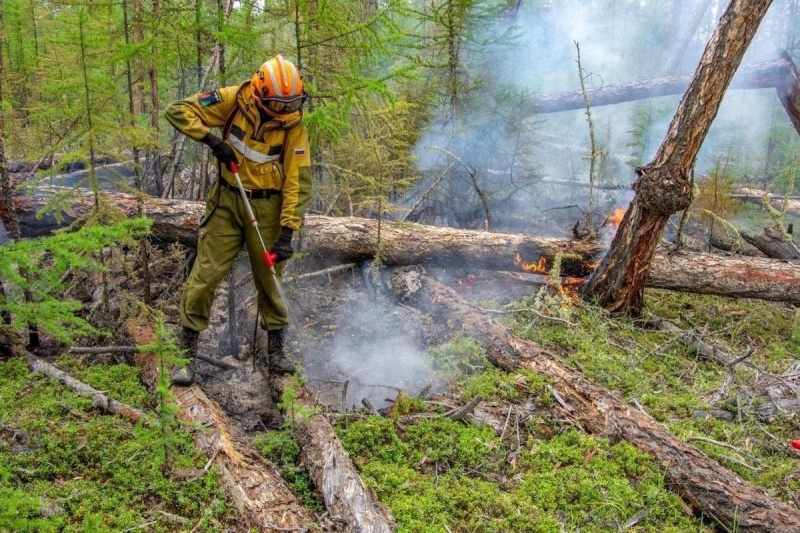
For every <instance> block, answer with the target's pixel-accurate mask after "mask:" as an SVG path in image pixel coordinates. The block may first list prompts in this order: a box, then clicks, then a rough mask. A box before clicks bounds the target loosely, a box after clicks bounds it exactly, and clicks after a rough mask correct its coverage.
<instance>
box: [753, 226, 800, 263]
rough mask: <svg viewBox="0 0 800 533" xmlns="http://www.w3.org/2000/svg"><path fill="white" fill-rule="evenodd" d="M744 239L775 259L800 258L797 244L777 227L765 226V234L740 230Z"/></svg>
mask: <svg viewBox="0 0 800 533" xmlns="http://www.w3.org/2000/svg"><path fill="white" fill-rule="evenodd" d="M739 235H741V236H742V239H744V240H745V241H747V242H749V243H750V244H752V245H753V246H755V247H756V248H758V249H759V250H761V252H762V253H763V254H764V255H766V256H767V257H772V258H773V259H800V250H798V249H797V245H796V244H794V243H793V242H791V241H789V240H787V239H786V237H784V235H783V233H781V232H780V231H778V229H776V228H764V235H749V234H747V233H745V232H744V231H740V232H739Z"/></svg>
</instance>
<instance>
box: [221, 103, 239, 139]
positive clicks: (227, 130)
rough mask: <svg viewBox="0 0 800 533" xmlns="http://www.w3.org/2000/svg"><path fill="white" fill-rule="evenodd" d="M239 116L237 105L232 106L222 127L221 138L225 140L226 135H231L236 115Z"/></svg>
mask: <svg viewBox="0 0 800 533" xmlns="http://www.w3.org/2000/svg"><path fill="white" fill-rule="evenodd" d="M238 114H239V105H238V104H233V108H232V109H231V111H230V113H228V118H226V119H225V124H224V125H223V126H222V138H223V139H227V138H228V135H230V134H231V128H233V121H234V120H236V115H238Z"/></svg>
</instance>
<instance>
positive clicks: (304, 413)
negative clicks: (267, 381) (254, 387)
mask: <svg viewBox="0 0 800 533" xmlns="http://www.w3.org/2000/svg"><path fill="white" fill-rule="evenodd" d="M302 386H303V376H302V370H301V369H300V368H298V369H297V372H295V373H294V374H292V376H291V379H290V380H289V381H288V382H286V384H285V386H284V387H283V390H282V391H281V401H280V402H279V404H278V407H280V409H281V410H283V411H287V412H289V413H290V416H289V420H287V421H286V423H287V424H291V425H294V423H295V420H296V419H299V420H308V419H309V418H311V417H312V416H314V415H316V414H317V413H319V412H320V408H319V407H318V406H315V407H312V408H307V407H303V406H302V405H299V404H298V403H297V391H299V390H300V388H301V387H302Z"/></svg>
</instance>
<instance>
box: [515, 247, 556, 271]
mask: <svg viewBox="0 0 800 533" xmlns="http://www.w3.org/2000/svg"><path fill="white" fill-rule="evenodd" d="M514 264H515V265H517V266H518V267H520V268H522V270H524V271H526V272H536V273H539V274H547V273H548V270H547V259H546V258H545V257H540V258H539V260H538V261H537V262H535V263H526V262H525V261H523V260H522V257H520V255H519V252H517V255H516V256H515V257H514Z"/></svg>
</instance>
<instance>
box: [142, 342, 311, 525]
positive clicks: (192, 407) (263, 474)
mask: <svg viewBox="0 0 800 533" xmlns="http://www.w3.org/2000/svg"><path fill="white" fill-rule="evenodd" d="M129 329H130V331H129V333H130V334H131V336H132V337H133V339H134V341H135V342H136V344H138V345H145V344H149V343H151V342H152V341H153V334H152V332H151V331H149V330H145V329H141V328H129ZM136 360H137V363H138V364H140V365H141V366H142V367H143V370H142V379H143V380H144V381H145V384H146V385H147V386H148V387H149V388H150V389H151V390H152V389H154V388H155V387H156V386H157V381H158V373H159V370H158V367H159V364H158V361H159V359H158V356H157V355H155V354H148V353H145V354H140V355H138V356H137V358H136ZM173 390H174V391H175V393H176V398H177V403H178V408H179V410H180V411H179V414H178V416H180V417H181V418H182V419H183V420H185V421H187V422H188V423H189V427H196V428H202V429H198V430H196V431H194V433H193V434H192V436H193V438H194V442H195V444H196V445H197V447H198V448H200V449H201V450H202V451H203V452H204V453H206V454H207V455H208V456H209V457H211V458H212V459H213V462H214V465H216V466H217V467H218V468H219V471H220V482H221V484H222V486H223V487H224V488H225V491H226V493H227V494H228V496H229V497H230V499H231V501H232V502H233V504H234V506H235V507H236V510H237V511H238V513H239V516H240V517H241V518H242V520H243V522H244V524H245V525H247V526H248V527H252V528H255V529H256V530H258V531H271V532H278V531H305V530H306V528H308V527H310V526H314V525H315V520H314V519H313V518H312V517H311V516H310V515H309V513H308V511H307V510H306V509H305V507H304V506H303V505H302V504H301V503H300V502H299V500H297V498H296V497H295V496H294V494H292V492H291V490H290V489H289V487H288V485H287V484H286V482H285V481H284V480H283V478H281V476H280V473H279V472H278V471H277V469H276V468H275V466H274V465H273V464H272V463H270V462H269V461H267V460H266V459H264V458H263V457H262V456H261V455H260V454H259V453H258V452H257V451H256V450H255V449H254V448H253V447H252V445H251V444H250V443H249V442H248V441H247V440H246V439H244V438H243V437H242V436H241V435H239V433H238V431H237V430H236V429H235V428H234V427H233V425H232V424H231V423H230V421H229V420H228V417H227V415H226V414H225V413H224V412H223V411H222V410H221V409H220V407H219V406H218V405H217V404H216V403H215V402H214V401H212V400H210V399H209V398H208V397H207V396H206V395H205V393H204V392H203V390H202V389H201V388H200V387H199V386H198V385H192V386H191V387H173Z"/></svg>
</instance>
